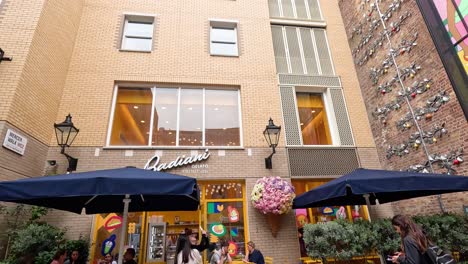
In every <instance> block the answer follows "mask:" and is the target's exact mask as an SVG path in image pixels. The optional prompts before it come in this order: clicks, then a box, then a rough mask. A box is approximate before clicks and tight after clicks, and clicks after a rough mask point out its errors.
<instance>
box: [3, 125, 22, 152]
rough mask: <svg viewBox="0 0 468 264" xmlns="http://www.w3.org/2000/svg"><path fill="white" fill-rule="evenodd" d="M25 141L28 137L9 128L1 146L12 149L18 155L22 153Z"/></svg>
mask: <svg viewBox="0 0 468 264" xmlns="http://www.w3.org/2000/svg"><path fill="white" fill-rule="evenodd" d="M26 143H28V139H27V138H26V137H24V136H22V135H20V134H18V133H16V132H14V131H13V130H11V129H8V130H7V133H6V135H5V140H3V146H4V147H5V148H7V149H9V150H12V151H14V152H16V153H18V154H20V155H24V150H25V149H26Z"/></svg>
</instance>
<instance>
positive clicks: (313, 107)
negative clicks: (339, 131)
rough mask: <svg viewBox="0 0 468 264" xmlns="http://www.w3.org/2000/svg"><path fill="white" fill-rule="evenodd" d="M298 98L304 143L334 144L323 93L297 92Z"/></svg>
mask: <svg viewBox="0 0 468 264" xmlns="http://www.w3.org/2000/svg"><path fill="white" fill-rule="evenodd" d="M296 98H297V107H298V113H299V121H300V126H301V131H302V140H303V144H304V145H330V144H332V141H331V136H330V129H329V126H328V120H327V113H326V109H325V106H324V103H323V98H322V94H321V93H297V94H296Z"/></svg>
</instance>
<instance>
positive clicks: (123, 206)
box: [0, 167, 200, 263]
mask: <svg viewBox="0 0 468 264" xmlns="http://www.w3.org/2000/svg"><path fill="white" fill-rule="evenodd" d="M199 197H200V196H199V190H198V186H197V182H196V180H195V179H194V178H190V177H186V176H180V175H175V174H170V173H165V172H158V171H150V170H143V169H137V168H131V167H128V168H121V169H111V170H98V171H90V172H81V173H74V174H63V175H57V176H44V177H36V178H30V179H21V180H16V181H5V182H0V201H5V202H15V203H23V204H30V205H38V206H45V207H49V208H55V209H59V210H65V211H70V212H74V213H78V214H79V213H81V211H82V210H83V209H85V211H86V213H87V214H97V213H111V212H123V223H122V226H123V227H125V226H127V214H128V212H140V211H194V210H197V209H198V207H199V203H200V201H199ZM124 232H125V228H122V235H121V243H120V251H119V252H120V253H121V254H119V263H121V261H122V257H123V254H122V251H123V246H124V237H125V236H124V234H125V233H124Z"/></svg>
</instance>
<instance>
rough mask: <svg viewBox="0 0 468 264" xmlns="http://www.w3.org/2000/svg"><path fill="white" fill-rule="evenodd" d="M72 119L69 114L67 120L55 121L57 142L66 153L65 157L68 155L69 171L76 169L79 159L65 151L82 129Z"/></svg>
mask: <svg viewBox="0 0 468 264" xmlns="http://www.w3.org/2000/svg"><path fill="white" fill-rule="evenodd" d="M71 119H72V117H71V115H70V114H68V115H67V117H66V118H65V121H63V122H62V123H59V124H55V123H54V128H55V137H56V138H57V144H58V145H59V146H60V147H61V148H62V150H61V151H60V153H61V154H63V155H65V157H67V160H68V168H67V172H68V173H70V172H72V171H75V170H76V166H77V165H78V159H75V158H73V157H72V156H70V155H68V154H67V153H65V148H67V147H70V146H71V144H72V143H73V140H75V138H76V136H77V135H78V132H80V130H79V129H78V128H76V127H75V126H74V125H73V122H72V120H71Z"/></svg>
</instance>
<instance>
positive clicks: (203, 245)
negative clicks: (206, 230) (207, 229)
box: [191, 235, 210, 253]
mask: <svg viewBox="0 0 468 264" xmlns="http://www.w3.org/2000/svg"><path fill="white" fill-rule="evenodd" d="M209 244H210V240H209V239H208V237H207V236H206V235H202V238H201V241H200V244H198V245H192V246H191V248H192V249H196V250H198V251H199V252H200V253H201V252H202V251H203V250H205V249H207V248H208V245H209Z"/></svg>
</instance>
